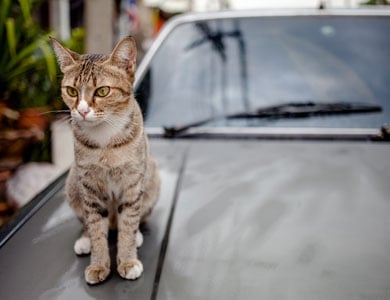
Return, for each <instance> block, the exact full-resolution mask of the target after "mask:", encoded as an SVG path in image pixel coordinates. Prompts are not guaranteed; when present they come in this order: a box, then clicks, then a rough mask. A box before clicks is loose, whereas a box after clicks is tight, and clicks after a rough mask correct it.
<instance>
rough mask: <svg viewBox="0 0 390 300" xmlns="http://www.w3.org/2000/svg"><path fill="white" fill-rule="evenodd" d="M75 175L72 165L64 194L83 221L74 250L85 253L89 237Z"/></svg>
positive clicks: (79, 253)
mask: <svg viewBox="0 0 390 300" xmlns="http://www.w3.org/2000/svg"><path fill="white" fill-rule="evenodd" d="M81 192H82V191H80V188H79V184H78V179H77V175H76V172H75V168H74V166H72V168H71V169H70V172H69V176H68V177H67V180H66V195H67V200H68V203H69V206H70V207H71V208H72V209H73V211H74V212H75V214H76V216H77V217H78V219H79V220H80V222H81V223H83V225H84V228H83V232H82V234H81V236H80V237H79V238H78V239H77V240H76V242H75V244H74V247H73V249H74V252H75V253H76V254H77V255H85V254H89V253H90V252H91V240H90V238H89V235H88V232H87V229H86V227H85V220H84V214H83V204H82V201H81V199H82V195H81Z"/></svg>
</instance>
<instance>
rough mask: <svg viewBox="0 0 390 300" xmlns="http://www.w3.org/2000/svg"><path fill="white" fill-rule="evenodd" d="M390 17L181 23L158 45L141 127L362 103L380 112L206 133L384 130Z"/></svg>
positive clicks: (233, 122) (389, 111) (241, 122)
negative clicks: (283, 107)
mask: <svg viewBox="0 0 390 300" xmlns="http://www.w3.org/2000/svg"><path fill="white" fill-rule="evenodd" d="M389 27H390V18H386V17H357V16H350V17H345V16H338V17H336V16H332V17H329V16H316V17H265V18H244V19H223V20H211V21H201V22H194V23H185V24H182V25H180V26H178V27H176V28H175V29H174V30H173V31H172V32H171V33H170V35H169V36H168V37H167V39H166V40H165V41H164V42H163V44H162V45H161V47H160V49H159V50H158V51H157V53H156V55H155V56H154V57H153V59H152V61H151V64H150V65H149V68H148V70H147V72H146V73H145V76H144V78H142V80H141V81H140V84H138V86H137V87H136V97H137V99H138V101H139V102H140V104H141V107H142V108H143V110H144V116H145V122H146V126H149V127H155V126H174V125H177V124H186V123H190V122H196V121H197V120H202V119H206V118H212V117H213V116H218V115H223V114H232V113H237V112H242V111H249V110H254V109H258V108H261V107H267V106H271V105H276V104H283V103H292V102H297V103H300V102H307V101H310V102H354V103H355V102H361V103H369V104H376V105H380V106H381V107H382V112H379V113H370V114H364V115H363V114H362V115H359V114H356V115H345V116H342V115H338V116H320V117H315V118H308V119H298V120H297V119H293V120H292V119H275V120H264V119H253V118H252V119H229V120H217V121H215V122H211V123H209V124H207V126H299V127H302V126H316V127H351V128H353V127H368V128H369V127H372V128H374V127H375V128H378V127H380V126H382V125H383V124H384V123H389V121H390V89H389V88H388V80H389V78H390V64H389V59H390V34H389V32H388V28H389Z"/></svg>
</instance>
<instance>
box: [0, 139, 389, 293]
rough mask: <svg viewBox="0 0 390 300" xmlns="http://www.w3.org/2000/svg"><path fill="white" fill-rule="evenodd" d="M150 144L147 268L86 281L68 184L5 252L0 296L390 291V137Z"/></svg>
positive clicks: (0, 251) (84, 259)
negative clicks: (154, 175)
mask: <svg viewBox="0 0 390 300" xmlns="http://www.w3.org/2000/svg"><path fill="white" fill-rule="evenodd" d="M151 144H152V152H153V153H154V155H155V156H156V157H157V159H158V161H159V164H160V172H161V177H162V193H161V197H160V202H159V204H158V206H157V207H156V209H155V211H154V213H153V215H152V217H151V219H150V221H149V222H148V224H147V228H146V233H145V239H144V245H143V246H142V247H141V249H140V257H141V259H142V261H143V263H144V267H145V272H144V274H143V276H142V277H141V278H140V279H139V280H136V281H134V282H132V281H126V280H123V279H121V278H120V277H119V276H118V275H117V274H116V271H115V270H113V271H112V274H111V276H110V278H109V279H108V280H107V282H105V283H103V284H101V285H98V286H92V287H91V286H88V285H87V284H86V283H85V282H84V275H83V272H84V268H85V267H86V265H87V264H88V261H89V258H88V257H77V256H76V255H75V254H74V253H73V243H74V241H75V239H76V238H77V237H78V235H79V233H80V230H81V225H80V224H79V222H78V221H77V220H76V219H75V218H74V216H73V214H72V213H71V211H70V209H69V208H68V207H67V205H66V204H65V203H64V195H63V191H62V190H61V191H59V192H57V193H56V194H55V196H54V197H52V198H51V199H50V200H49V201H47V202H46V203H45V204H44V205H43V206H42V207H41V208H40V209H39V210H38V211H37V212H36V213H35V215H33V216H32V217H31V218H30V219H29V220H28V221H27V223H26V224H25V225H24V226H23V227H22V228H21V229H19V231H18V232H16V233H15V234H14V235H13V236H12V237H11V238H10V239H9V241H8V242H7V243H6V244H5V245H4V246H3V247H2V248H1V249H0V282H1V288H0V299H72V298H73V299H129V298H131V299H260V298H261V299H300V300H301V299H343V300H344V299H360V298H362V299H364V298H366V299H389V297H390V294H389V293H390V282H389V280H388V279H389V278H390V256H389V253H390V219H389V218H388V215H389V214H390V201H389V199H388V195H389V192H390V189H389V185H388V183H389V182H390V173H389V171H388V170H389V169H390V161H389V160H388V157H389V154H390V148H389V146H388V144H387V143H365V142H333V143H329V142H308V141H306V142H305V141H295V142H292V141H285V142H282V141H258V140H241V141H237V140H236V141H232V140H220V141H210V140H207V141H206V140H203V141H202V140H173V141H172V140H152V143H151ZM184 157H186V159H184ZM179 174H182V177H181V179H180V180H179V179H178V176H179ZM111 250H112V255H114V254H115V244H114V242H113V241H112V242H111ZM114 261H115V259H114V256H113V262H114ZM113 268H115V266H113Z"/></svg>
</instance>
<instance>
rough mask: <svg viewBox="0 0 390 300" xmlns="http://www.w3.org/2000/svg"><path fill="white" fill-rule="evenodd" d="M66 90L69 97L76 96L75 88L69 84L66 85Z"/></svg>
mask: <svg viewBox="0 0 390 300" xmlns="http://www.w3.org/2000/svg"><path fill="white" fill-rule="evenodd" d="M66 92H67V93H68V95H69V96H71V97H77V95H78V93H77V90H76V89H75V88H73V87H71V86H67V87H66Z"/></svg>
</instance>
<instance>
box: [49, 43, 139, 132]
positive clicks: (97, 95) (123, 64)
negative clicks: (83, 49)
mask: <svg viewBox="0 0 390 300" xmlns="http://www.w3.org/2000/svg"><path fill="white" fill-rule="evenodd" d="M51 44H52V46H53V49H54V52H55V53H56V56H57V59H58V63H59V65H60V69H61V71H62V73H63V75H64V76H63V79H62V83H61V93H62V98H63V100H64V102H65V104H66V105H67V106H68V107H69V109H70V110H71V115H72V118H73V120H75V121H76V122H78V123H80V124H83V126H96V125H98V124H101V123H103V122H106V123H111V122H112V120H113V119H118V118H119V119H120V118H123V117H124V116H125V115H128V113H129V111H128V110H129V107H130V102H131V101H134V98H133V88H132V85H133V81H134V72H135V65H136V53H137V50H136V46H135V41H134V39H133V38H132V37H127V38H124V39H122V40H121V41H119V43H118V44H117V45H116V47H115V48H114V50H113V51H112V53H111V54H110V55H100V54H84V55H81V54H78V53H76V52H73V51H71V50H69V49H67V48H65V47H64V46H62V45H61V44H60V43H59V42H58V41H57V40H55V39H53V38H51Z"/></svg>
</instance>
